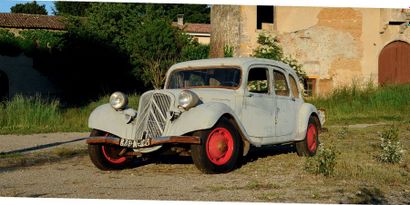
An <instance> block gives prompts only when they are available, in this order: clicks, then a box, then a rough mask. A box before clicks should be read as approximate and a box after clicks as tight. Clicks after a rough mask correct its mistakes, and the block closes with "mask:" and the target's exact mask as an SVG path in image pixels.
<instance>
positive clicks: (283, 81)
mask: <svg viewBox="0 0 410 205" xmlns="http://www.w3.org/2000/svg"><path fill="white" fill-rule="evenodd" d="M287 75H288V73H287V72H285V71H284V70H282V69H281V68H278V67H277V68H275V69H274V70H273V78H274V79H273V87H274V94H275V101H276V109H275V134H276V136H277V137H287V136H289V137H291V136H292V134H293V132H294V130H295V128H296V111H295V109H294V106H295V98H293V96H292V95H291V91H290V88H289V87H290V86H289V82H288V78H287Z"/></svg>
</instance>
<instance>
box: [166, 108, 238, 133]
mask: <svg viewBox="0 0 410 205" xmlns="http://www.w3.org/2000/svg"><path fill="white" fill-rule="evenodd" d="M224 114H229V115H231V116H233V117H234V118H235V120H236V122H239V121H238V120H237V119H238V118H237V116H236V115H235V113H234V112H233V110H232V109H231V108H230V107H229V106H227V105H225V104H223V103H219V102H211V103H205V104H201V105H198V106H196V107H194V108H191V109H189V110H188V111H185V112H183V113H181V115H180V116H179V117H178V118H177V119H176V120H174V121H173V122H172V123H171V124H170V127H169V129H168V130H167V131H166V135H170V136H174V135H175V136H181V135H184V134H186V133H189V132H193V131H197V130H204V129H209V128H212V127H213V126H214V125H215V124H216V122H217V121H218V120H219V118H221V116H222V115H224Z"/></svg>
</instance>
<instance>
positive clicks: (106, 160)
mask: <svg viewBox="0 0 410 205" xmlns="http://www.w3.org/2000/svg"><path fill="white" fill-rule="evenodd" d="M108 135H109V133H107V132H103V131H100V130H92V131H91V134H90V136H108ZM122 150H123V148H122V147H120V146H115V145H111V144H89V145H88V153H89V155H90V159H91V161H92V162H93V164H94V165H95V166H96V167H97V168H99V169H101V170H116V169H124V168H126V167H127V166H128V165H129V164H130V162H131V159H129V158H126V157H124V156H119V153H120V152H121V151H122Z"/></svg>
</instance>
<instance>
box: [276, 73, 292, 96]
mask: <svg viewBox="0 0 410 205" xmlns="http://www.w3.org/2000/svg"><path fill="white" fill-rule="evenodd" d="M273 77H274V83H275V84H274V85H275V94H276V95H279V96H289V87H288V84H287V83H286V77H285V75H284V74H283V73H282V72H279V71H277V70H275V71H274V74H273Z"/></svg>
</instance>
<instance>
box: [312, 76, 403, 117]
mask: <svg viewBox="0 0 410 205" xmlns="http://www.w3.org/2000/svg"><path fill="white" fill-rule="evenodd" d="M409 93H410V85H391V86H384V87H377V86H374V85H373V84H371V83H369V84H367V85H365V86H359V85H357V84H356V83H353V85H352V86H350V87H343V88H339V89H336V90H334V91H333V92H332V93H331V94H330V95H328V96H319V97H316V98H313V99H308V100H307V101H308V102H310V103H312V104H314V105H315V106H316V107H318V108H324V109H326V120H327V121H326V122H327V123H328V124H354V123H374V122H379V121H386V120H387V121H399V120H400V121H402V120H409V119H410V115H408V113H410V103H409V102H410V94H409Z"/></svg>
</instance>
